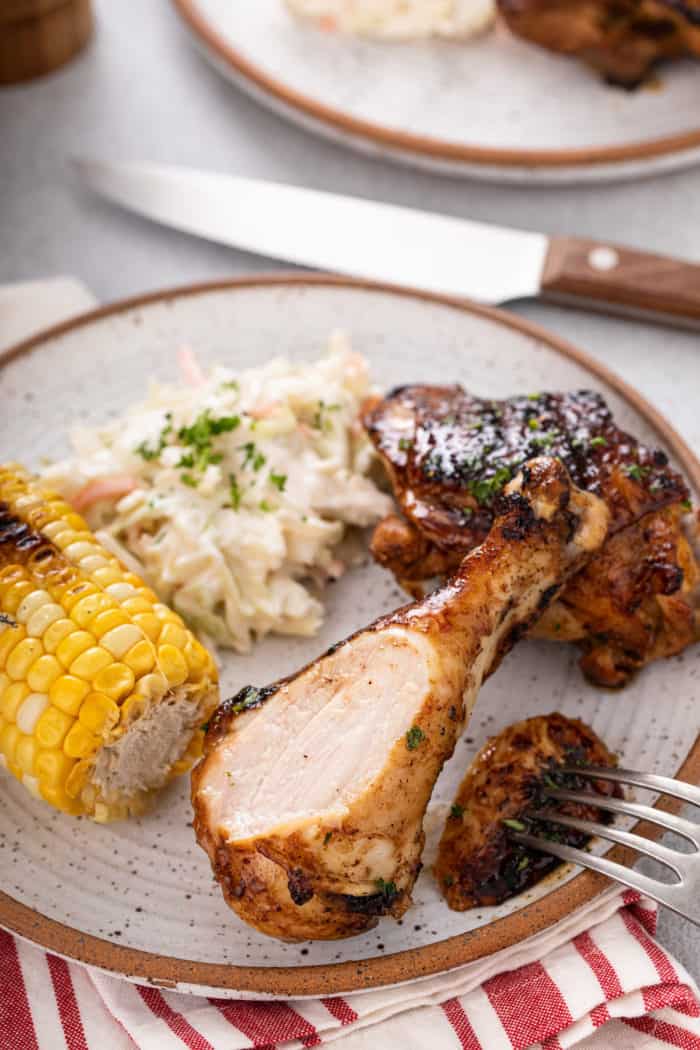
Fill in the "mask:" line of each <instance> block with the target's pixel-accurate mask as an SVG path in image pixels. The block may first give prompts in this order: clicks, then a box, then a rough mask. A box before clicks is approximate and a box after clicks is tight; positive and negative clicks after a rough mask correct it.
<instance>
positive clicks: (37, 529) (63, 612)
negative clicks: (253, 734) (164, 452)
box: [0, 464, 218, 821]
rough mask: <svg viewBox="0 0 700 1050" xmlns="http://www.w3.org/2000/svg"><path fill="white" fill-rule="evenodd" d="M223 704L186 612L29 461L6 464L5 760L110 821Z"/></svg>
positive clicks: (162, 773) (174, 764)
mask: <svg viewBox="0 0 700 1050" xmlns="http://www.w3.org/2000/svg"><path fill="white" fill-rule="evenodd" d="M217 703H218V687H217V674H216V668H215V665H214V662H213V660H212V657H211V656H210V654H209V653H208V652H207V650H206V649H205V648H204V647H203V646H202V645H200V643H199V642H198V641H197V640H196V639H195V637H194V636H193V635H192V633H191V632H190V631H189V630H188V629H187V628H186V627H185V625H184V623H183V621H182V620H181V618H180V617H179V616H178V615H177V614H176V613H175V612H173V611H172V610H171V609H169V608H167V606H165V605H163V604H162V603H161V602H159V601H158V598H157V596H156V595H155V594H154V593H153V591H151V590H150V589H149V588H148V587H146V586H145V584H144V583H143V581H142V580H141V579H140V578H139V577H138V576H136V575H135V574H133V573H131V572H127V571H126V570H125V569H124V567H123V566H122V565H121V563H120V562H119V560H118V559H117V558H115V557H114V555H112V554H111V553H110V552H108V551H107V550H105V548H103V547H102V546H101V545H100V543H99V542H98V541H97V539H96V538H95V536H94V535H93V534H92V533H91V532H90V530H89V528H88V526H87V524H86V522H85V521H84V520H83V518H81V517H80V515H79V514H77V513H76V512H75V511H74V510H73V509H72V508H71V507H70V506H69V505H68V504H67V503H66V502H64V501H63V500H62V499H61V498H60V497H59V496H57V495H56V494H55V493H53V492H50V491H48V490H45V489H44V488H43V487H42V486H41V485H40V484H39V483H37V482H36V481H35V480H34V479H33V478H32V477H31V476H30V475H28V474H27V473H26V472H25V471H24V470H23V469H22V468H21V467H18V466H17V465H15V464H11V465H8V466H2V465H0V763H2V764H4V765H5V766H6V767H7V768H8V769H9V770H10V772H11V773H13V774H14V776H16V777H17V779H18V780H21V781H22V783H23V784H24V785H25V786H26V787H27V788H28V789H29V791H31V792H32V794H34V795H36V796H38V797H41V798H43V799H45V800H46V801H47V802H49V803H51V805H53V806H55V807H56V808H58V809H61V810H64V811H65V812H68V813H72V814H76V815H79V814H85V815H87V816H90V817H92V818H93V819H95V820H98V821H107V820H113V819H118V818H120V817H125V816H128V815H129V814H131V813H136V812H140V811H141V810H142V809H143V807H144V803H145V801H146V799H147V797H148V795H149V794H150V793H151V792H152V791H153V790H155V789H157V788H159V787H161V786H162V785H163V784H164V783H166V782H167V781H169V780H170V779H172V778H173V777H174V776H177V775H178V774H180V773H183V772H185V771H186V770H187V769H189V768H190V767H191V766H192V764H193V763H194V761H195V760H196V759H197V758H198V756H199V754H200V753H201V748H202V741H203V732H202V725H203V723H204V722H205V721H206V720H207V718H208V717H209V715H210V714H211V713H212V711H213V710H214V708H215V707H216V705H217Z"/></svg>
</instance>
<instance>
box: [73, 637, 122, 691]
mask: <svg viewBox="0 0 700 1050" xmlns="http://www.w3.org/2000/svg"><path fill="white" fill-rule="evenodd" d="M112 662H113V661H112V657H111V656H110V654H109V653H108V652H107V650H106V649H101V648H100V646H99V645H94V646H93V647H92V648H91V649H86V650H85V652H84V653H81V654H80V656H79V657H78V659H77V660H75V661H74V662H73V663H72V664H71V665H70V668H69V670H70V673H71V674H74V675H77V676H78V678H84V679H85V680H86V681H87V682H92V681H94V679H95V676H96V675H98V674H99V673H100V671H101V670H103V668H105V667H109V665H110V664H111V663H112Z"/></svg>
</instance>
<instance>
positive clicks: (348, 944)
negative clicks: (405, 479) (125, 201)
mask: <svg viewBox="0 0 700 1050" xmlns="http://www.w3.org/2000/svg"><path fill="white" fill-rule="evenodd" d="M336 327H342V328H344V329H346V330H347V331H348V332H349V333H350V334H351V336H352V339H353V343H354V346H355V347H356V349H357V350H359V351H361V352H362V353H363V354H365V355H366V356H367V357H368V359H369V361H370V363H371V368H372V373H373V376H374V379H375V381H376V382H378V383H379V384H381V385H382V386H389V385H392V384H396V383H405V382H410V381H417V380H421V381H427V382H435V381H439V382H445V381H446V380H448V379H449V380H450V381H452V380H455V381H461V382H462V383H464V384H465V385H466V386H467V387H468V388H470V389H471V390H473V391H474V392H476V393H478V394H482V395H486V396H489V395H491V396H494V397H501V396H504V395H507V394H510V393H513V392H517V391H532V390H537V389H566V388H574V387H581V386H585V387H594V388H596V389H599V390H601V391H602V392H603V393H604V395H605V397H606V398H607V399H608V401H609V403H610V405H611V407H612V408H613V411H614V412H615V415H616V417H617V419H618V420H619V422H620V424H621V425H622V426H623V427H626V428H628V429H629V430H631V431H633V432H634V433H635V434H637V435H638V436H639V437H640V438H642V439H644V440H646V441H650V442H655V443H661V444H663V445H664V446H665V447H666V448H667V450H668V451H669V452H671V454H672V455H673V457H674V458H675V459H676V461H679V460H680V461H681V463H682V465H683V467H684V469H685V471H686V474H687V475H688V476H690V477H692V478H693V480H694V484H695V488H696V490H697V487H698V479H699V478H700V464H698V462H697V461H696V460H694V459H693V457H692V456H691V454H690V453H689V451H688V450H687V448H686V447H685V446H684V445H683V444H682V442H681V441H680V439H679V438H677V436H676V435H674V432H673V431H672V430H671V429H670V428H669V427H668V425H667V424H665V423H664V422H663V420H660V419H659V418H658V416H657V415H656V413H655V412H654V411H653V409H651V408H650V406H648V405H647V404H646V403H645V402H644V401H643V400H642V399H641V398H640V397H639V396H638V395H636V394H634V392H632V391H631V390H629V388H627V387H625V386H624V385H623V384H622V383H621V381H619V380H617V379H616V378H615V377H614V376H612V375H611V374H609V373H607V372H606V371H605V370H604V369H603V368H602V367H601V366H600V365H597V364H595V363H593V362H592V361H589V360H588V359H587V358H586V357H585V356H584V355H582V354H580V353H578V352H577V351H575V350H572V349H571V348H567V347H566V346H565V345H564V344H563V343H561V341H559V340H557V339H555V338H553V337H551V336H547V335H546V334H545V333H543V332H541V331H540V330H538V329H536V328H534V327H533V326H530V325H528V324H527V323H526V322H523V321H520V320H517V319H514V318H510V317H508V316H507V315H505V314H500V313H498V312H496V311H490V310H485V309H481V308H478V307H467V306H464V305H460V304H457V303H450V301H449V300H441V299H438V298H432V297H428V296H419V295H412V294H410V293H402V292H398V291H392V290H390V289H382V288H379V287H375V286H370V285H363V284H361V283H359V282H358V283H353V282H349V281H345V280H342V279H336V278H323V277H297V278H293V277H292V278H286V277H272V278H267V279H265V278H263V279H249V280H246V279H244V280H241V281H234V282H228V283H224V284H219V285H208V286H200V287H196V288H190V289H184V290H180V291H176V292H172V293H162V294H160V295H155V296H149V297H146V298H144V299H141V300H131V301H129V302H126V303H122V304H117V305H116V306H112V307H107V308H105V309H103V310H98V311H95V312H94V313H92V314H88V315H86V316H85V317H83V318H81V319H79V320H78V321H76V322H73V323H71V322H69V323H67V324H65V325H62V326H59V327H57V328H55V329H52V330H51V331H49V332H48V333H45V334H44V335H43V336H39V337H38V338H37V339H35V340H32V341H30V342H29V343H27V344H24V346H23V347H20V348H18V349H17V350H15V351H14V352H13V351H11V352H10V354H9V355H7V356H6V358H5V360H4V364H3V366H2V368H0V397H1V398H2V405H3V412H2V417H1V418H0V450H1V451H0V458H2V459H8V458H10V459H11V458H17V459H21V460H22V461H24V462H27V463H28V465H30V466H37V465H38V464H39V462H40V458H41V457H42V456H56V455H61V454H63V453H64V451H65V450H66V440H65V433H66V428H67V426H68V425H69V423H70V422H71V421H73V420H81V421H86V422H92V423H97V422H99V421H103V420H104V419H105V418H107V417H110V416H113V415H114V414H116V413H118V412H120V411H122V410H123V409H124V408H125V407H126V406H127V405H128V404H129V403H131V402H132V401H134V399H137V398H139V397H141V395H142V391H143V387H144V383H145V382H146V380H147V379H148V377H149V376H157V377H158V378H160V379H161V380H166V379H168V378H172V377H174V376H175V375H176V360H175V356H176V351H177V348H178V346H179V345H181V344H182V343H183V342H186V343H188V344H189V345H190V346H192V347H193V348H194V350H195V352H196V354H197V356H198V357H199V359H200V360H201V361H202V362H203V363H204V364H205V365H208V364H212V363H214V362H224V363H226V364H227V365H230V366H232V367H236V368H237V367H243V366H249V365H254V364H258V363H260V362H262V361H264V360H266V359H267V358H269V357H271V356H273V355H275V354H287V355H289V356H290V357H291V358H293V359H309V358H313V357H315V356H317V355H318V354H319V353H320V352H321V351H322V350H323V348H324V347H325V344H326V341H327V338H328V334H329V332H330V331H331V330H332V329H333V328H336ZM403 600H405V599H404V596H403V595H402V594H400V593H399V592H398V591H397V589H396V587H395V585H394V583H393V581H392V580H391V579H389V577H388V575H387V574H386V573H385V572H383V571H382V570H381V569H379V568H378V567H377V566H375V565H373V564H371V563H370V562H369V560H367V562H366V564H364V565H363V566H361V567H359V568H357V569H355V570H354V571H352V572H350V573H348V574H347V575H346V576H345V577H344V578H343V579H342V580H341V581H339V582H338V583H337V584H336V585H334V586H333V587H331V588H329V589H328V592H327V607H328V615H327V619H326V624H325V626H324V627H323V629H322V631H321V633H320V634H319V635H318V636H317V637H316V638H314V639H312V640H308V639H290V638H271V639H268V640H266V641H265V642H263V643H261V644H260V645H259V646H257V648H256V649H255V651H254V652H253V653H252V654H251V655H249V656H238V655H235V654H230V653H229V654H227V655H226V656H225V658H224V660H223V666H222V677H223V691H224V695H227V694H231V693H233V692H234V691H236V690H237V689H238V688H239V687H241V686H242V685H244V684H246V683H248V682H253V683H260V684H263V683H266V682H268V681H270V680H272V679H274V678H276V677H278V676H280V675H283V674H285V673H288V672H290V671H292V670H295V669H296V668H297V667H299V666H300V665H301V664H303V663H306V662H307V661H308V660H310V659H312V658H313V657H315V656H316V655H317V654H319V653H321V652H322V651H323V650H324V649H326V648H327V647H328V645H329V644H331V643H332V642H334V641H337V640H338V639H339V638H342V637H343V636H345V635H347V634H349V633H350V632H351V631H353V630H354V629H356V628H358V627H360V626H363V625H365V624H367V623H368V622H369V621H370V620H371V619H372V618H373V617H374V616H376V615H377V614H379V613H382V612H385V611H387V610H390V609H392V608H394V607H396V606H397V605H398V604H399V603H400V602H402V601H403ZM576 659H577V654H576V651H575V650H574V649H573V648H572V647H567V646H557V645H552V644H549V645H548V644H546V643H532V642H527V643H523V644H521V645H520V646H518V648H517V650H516V651H515V652H514V653H513V654H511V656H510V657H509V658H508V659H507V660H506V661H505V663H504V665H503V667H502V668H501V669H500V670H499V672H498V674H496V675H495V676H494V677H493V678H492V679H491V680H490V681H489V682H488V683H487V684H486V686H485V687H484V689H483V690H482V692H481V694H480V697H479V700H478V703H477V707H476V709H475V712H474V715H473V719H472V722H471V723H470V725H469V726H468V727H467V729H466V732H465V735H464V737H463V739H462V741H461V742H460V743H459V744H458V746H457V749H456V753H455V756H454V758H453V760H452V761H451V762H450V763H449V764H448V766H447V767H446V768H445V771H444V773H443V775H442V777H441V778H440V781H439V783H438V786H437V790H436V794H435V797H434V798H435V801H434V803H433V805H432V811H431V813H430V815H429V820H428V825H429V829H428V830H429V832H430V831H431V830H432V831H433V835H434V834H435V833H436V832H437V833H439V830H440V820H441V818H442V817H443V816H444V811H445V807H446V803H447V802H448V800H450V799H451V798H452V795H453V792H454V789H455V787H456V785H457V783H458V782H459V780H460V779H461V777H462V775H463V773H464V769H465V767H466V764H467V762H468V761H469V759H470V758H471V757H472V756H473V754H474V752H475V751H476V750H477V748H478V747H480V746H481V744H483V743H484V741H485V739H486V737H487V736H489V735H491V734H493V733H495V732H497V731H499V730H500V729H501V728H503V727H504V726H506V725H507V724H508V723H510V722H512V721H514V720H516V719H519V718H523V717H525V716H527V715H533V714H537V713H546V712H549V711H552V710H554V709H559V710H561V711H563V712H564V713H566V714H569V715H574V716H580V717H582V718H583V719H585V720H586V721H587V722H588V723H589V724H591V725H592V726H593V727H594V728H595V730H596V731H597V732H598V733H600V734H601V736H602V737H603V739H604V740H605V741H606V743H607V744H608V745H609V746H610V747H611V748H613V749H614V750H617V751H619V752H620V754H621V755H622V757H623V759H624V761H625V763H626V764H628V765H631V766H637V767H639V768H643V769H648V770H650V771H652V772H660V773H666V774H674V773H675V772H676V771H677V770H678V769H679V767H680V766H681V764H682V763H683V762H684V761H685V760H687V759H688V756H689V752H690V751H691V749H692V746H693V741H694V740H695V737H696V735H697V733H698V729H699V728H700V725H699V718H698V706H697V703H696V700H695V694H696V692H697V682H698V673H699V672H700V647H696V648H695V649H691V650H689V651H688V652H687V653H685V654H684V655H683V656H682V657H680V658H676V659H673V660H670V661H667V662H664V663H662V664H656V665H654V666H652V667H650V668H648V669H647V670H646V671H645V672H644V673H643V674H641V675H640V676H639V677H638V678H637V679H636V680H635V681H634V682H633V683H632V684H631V685H630V686H629V687H628V688H627V689H626V690H625V691H624V692H622V693H620V694H609V693H607V694H606V693H604V692H602V691H600V690H597V689H595V688H593V687H592V686H590V685H588V684H587V683H586V682H585V681H584V680H583V678H582V676H581V674H580V672H579V670H578V668H577V666H576ZM697 750H698V749H696V751H697ZM697 758H698V755H697V754H696V756H695V759H693V758H692V757H691V760H690V761H689V762H688V761H687V762H686V768H685V775H686V776H687V777H688V779H694V778H695V776H697V775H700V770H698V769H696V768H695V766H696V765H697V761H696V759H697ZM2 792H3V806H2V807H1V808H0V887H1V888H2V890H3V891H4V893H0V924H2V925H4V926H6V927H7V928H9V929H12V930H13V931H15V932H17V933H19V934H21V935H22V936H25V937H28V938H29V939H31V940H33V941H35V942H37V943H39V944H42V945H43V946H44V947H47V948H49V949H51V950H52V951H57V952H58V953H60V954H63V955H66V956H67V957H69V958H74V959H78V960H80V961H82V962H87V963H90V964H92V965H96V966H99V967H102V968H104V969H106V970H109V971H112V972H114V973H117V974H120V975H122V976H125V977H129V978H140V979H148V980H151V981H154V982H155V983H166V984H167V985H168V986H170V987H178V988H179V989H180V990H182V991H194V992H199V993H202V992H212V993H213V992H215V993H216V994H219V995H236V994H240V993H245V994H246V997H251V995H252V994H259V995H277V996H291V995H294V996H299V995H318V994H328V993H332V992H341V991H349V990H352V989H357V988H365V987H372V986H378V985H381V984H390V983H395V982H398V981H401V980H408V979H411V978H414V977H417V976H421V975H425V974H429V973H435V972H439V971H441V970H444V969H448V968H449V967H450V966H455V965H458V964H460V963H463V962H466V961H470V960H472V959H475V958H479V957H482V956H484V955H488V954H490V953H491V952H493V951H496V950H499V949H501V948H503V947H506V946H508V945H510V944H513V943H514V942H516V941H518V940H520V939H522V938H523V937H525V936H527V935H529V934H531V933H534V932H536V931H537V930H538V929H543V928H545V927H547V926H549V925H551V924H552V923H554V922H556V921H557V920H558V919H560V918H562V917H563V916H564V915H567V914H569V912H570V911H571V910H572V909H573V908H574V907H576V906H577V905H578V904H580V903H582V902H584V901H586V900H590V899H591V898H592V897H594V896H595V895H596V893H598V892H599V891H600V889H601V887H602V886H604V885H606V883H605V881H604V880H602V879H600V878H599V877H597V876H593V875H592V874H590V873H584V874H579V875H577V876H575V877H572V873H571V872H564V873H563V874H560V875H558V876H557V877H556V878H555V879H554V880H553V881H552V880H550V881H548V882H545V883H543V884H541V885H540V886H539V887H536V888H535V889H533V890H532V891H530V892H528V893H526V894H524V895H523V896H521V897H519V898H518V899H517V900H514V901H510V902H508V903H507V904H504V905H502V906H501V907H498V908H484V909H479V910H475V911H471V912H466V913H463V914H458V913H455V912H451V911H449V909H448V908H447V907H446V906H445V905H444V904H443V903H442V902H441V900H440V898H439V895H438V892H437V889H436V886H435V884H434V882H433V880H432V877H431V875H430V873H429V871H427V870H426V871H425V872H424V873H423V875H421V878H420V879H419V881H418V884H417V887H416V892H415V906H414V907H413V908H412V909H411V911H410V912H409V913H408V914H407V915H406V917H405V918H404V920H403V921H402V923H400V924H399V923H396V922H394V921H393V920H382V921H381V922H380V924H379V926H378V927H377V928H376V929H375V930H374V931H372V932H370V933H368V934H366V935H363V936H360V937H355V938H353V939H351V940H347V941H341V942H335V943H326V944H323V943H317V944H308V945H287V944H282V943H278V942H276V941H274V940H270V939H268V938H266V937H263V936H262V935H259V934H256V933H255V932H254V931H252V930H250V929H249V928H248V927H247V926H244V925H243V924H242V923H241V922H239V920H238V919H237V918H236V917H235V916H234V915H233V913H232V912H231V911H229V909H228V908H227V907H226V906H225V904H224V902H223V899H222V896H221V893H220V891H219V889H218V888H217V887H216V886H215V885H214V884H213V882H212V876H211V872H210V869H209V863H208V860H207V858H206V857H205V855H204V853H203V852H202V851H201V850H200V849H199V847H198V846H197V845H196V843H195V841H194V838H193V834H192V830H191V827H190V820H191V813H190V808H189V802H188V797H187V796H188V784H187V782H186V780H181V781H180V782H179V783H177V784H176V785H174V786H173V787H172V788H171V789H169V790H168V791H166V792H164V794H163V796H162V797H161V799H160V804H159V805H158V806H157V807H156V809H155V810H154V812H152V813H151V814H149V815H148V816H147V817H144V818H143V819H140V820H134V821H131V822H127V823H122V824H113V825H109V826H106V827H103V826H98V825H94V824H91V823H89V822H87V821H84V820H75V819H73V818H70V817H67V816H64V815H62V814H58V813H54V812H53V811H52V810H50V809H49V808H48V807H46V806H45V805H43V804H42V803H40V802H37V801H35V800H34V799H32V798H31V797H30V796H29V795H28V794H27V792H26V791H25V790H24V789H23V788H22V787H21V785H20V784H18V783H17V782H16V781H15V780H14V779H13V778H11V777H10V776H9V775H3V780H2ZM427 859H429V855H428V858H427Z"/></svg>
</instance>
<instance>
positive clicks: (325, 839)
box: [323, 831, 333, 846]
mask: <svg viewBox="0 0 700 1050" xmlns="http://www.w3.org/2000/svg"><path fill="white" fill-rule="evenodd" d="M332 834H333V832H332V831H327V832H326V834H325V835H324V836H323V845H324V846H327V845H328V843H329V842H330V841H331V835H332Z"/></svg>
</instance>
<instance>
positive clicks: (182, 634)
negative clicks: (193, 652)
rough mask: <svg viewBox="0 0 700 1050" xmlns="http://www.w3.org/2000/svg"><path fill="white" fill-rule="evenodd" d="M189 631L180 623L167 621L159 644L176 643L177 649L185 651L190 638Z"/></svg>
mask: <svg viewBox="0 0 700 1050" xmlns="http://www.w3.org/2000/svg"><path fill="white" fill-rule="evenodd" d="M189 637H190V635H189V631H187V630H185V628H184V627H182V626H181V624H179V623H166V624H165V625H164V626H163V628H162V629H161V632H160V638H159V639H158V645H159V646H160V645H174V646H175V648H176V649H180V650H182V651H184V649H185V646H186V645H187V642H188V640H189Z"/></svg>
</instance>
